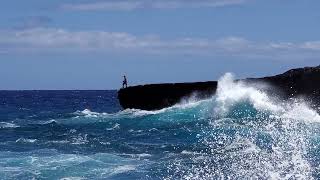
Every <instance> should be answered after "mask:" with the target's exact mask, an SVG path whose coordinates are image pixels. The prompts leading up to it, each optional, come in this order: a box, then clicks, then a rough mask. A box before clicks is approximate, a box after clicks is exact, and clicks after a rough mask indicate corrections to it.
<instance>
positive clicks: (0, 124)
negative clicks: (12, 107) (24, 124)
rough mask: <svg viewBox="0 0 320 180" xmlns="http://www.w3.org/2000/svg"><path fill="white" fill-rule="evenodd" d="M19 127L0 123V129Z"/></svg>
mask: <svg viewBox="0 0 320 180" xmlns="http://www.w3.org/2000/svg"><path fill="white" fill-rule="evenodd" d="M17 127H20V126H18V125H16V124H14V123H9V122H0V129H1V128H17Z"/></svg>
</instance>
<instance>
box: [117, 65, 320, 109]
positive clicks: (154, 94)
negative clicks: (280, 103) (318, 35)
mask: <svg viewBox="0 0 320 180" xmlns="http://www.w3.org/2000/svg"><path fill="white" fill-rule="evenodd" d="M243 81H244V82H246V83H253V84H268V85H269V86H260V87H259V88H261V87H263V88H262V89H263V90H265V91H267V92H268V93H270V94H273V95H275V96H278V97H281V98H284V99H287V98H291V97H300V96H302V97H304V98H305V99H307V100H308V101H309V102H311V103H312V104H313V105H315V106H319V105H320V66H317V67H305V68H298V69H292V70H289V71H287V72H285V73H283V74H279V75H276V76H271V77H263V78H248V79H245V80H243ZM216 89H217V82H216V81H209V82H196V83H175V84H150V85H143V86H133V87H128V88H125V89H120V90H119V91H118V98H119V101H120V104H121V106H122V107H123V108H125V109H126V108H135V109H144V110H156V109H161V108H165V107H169V106H172V105H174V104H176V103H178V102H180V101H181V100H182V99H183V98H186V97H190V96H195V97H196V98H198V99H204V98H208V97H210V96H212V95H213V94H214V93H215V92H216Z"/></svg>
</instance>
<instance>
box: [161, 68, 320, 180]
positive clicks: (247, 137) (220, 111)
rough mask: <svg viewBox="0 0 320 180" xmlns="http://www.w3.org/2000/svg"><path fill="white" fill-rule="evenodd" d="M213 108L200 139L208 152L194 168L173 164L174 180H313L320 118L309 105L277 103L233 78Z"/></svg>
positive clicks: (225, 80) (222, 85)
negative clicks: (315, 133) (314, 146)
mask: <svg viewBox="0 0 320 180" xmlns="http://www.w3.org/2000/svg"><path fill="white" fill-rule="evenodd" d="M211 103H213V104H214V105H213V110H212V119H211V120H210V126H209V127H206V128H205V129H203V131H202V134H201V137H200V140H199V143H202V144H205V145H206V147H207V148H206V149H205V150H201V151H200V152H197V153H195V152H194V153H193V154H192V153H191V155H190V156H189V161H190V162H191V163H192V166H191V168H190V166H188V165H186V164H187V162H185V161H184V160H183V159H181V160H175V162H172V163H171V164H170V166H169V167H170V168H169V169H170V170H171V171H172V175H171V176H169V177H167V178H168V179H175V178H177V177H180V178H183V179H212V178H214V179H215V178H218V179H219V178H222V179H223V178H227V179H229V178H231V179H243V178H244V179H246V178H253V179H313V177H314V175H315V173H316V171H315V169H317V168H318V167H313V166H314V164H311V163H310V162H311V161H312V156H311V157H310V154H309V153H310V151H311V150H310V149H311V148H312V147H311V142H310V141H311V138H312V135H313V134H312V132H313V131H314V130H313V127H314V126H319V123H320V116H319V114H318V113H317V112H316V111H314V110H313V109H311V108H309V107H308V105H307V104H306V103H305V102H303V101H297V100H296V101H293V102H277V101H276V100H273V99H272V98H270V97H269V96H268V95H267V94H266V93H264V92H262V91H260V90H258V89H256V88H254V87H250V86H248V85H246V84H245V83H243V82H235V81H234V78H233V75H232V74H229V73H228V74H226V75H225V76H223V77H222V78H221V79H220V80H219V83H218V89H217V93H216V95H215V96H214V97H213V98H212V101H211ZM190 162H189V163H190Z"/></svg>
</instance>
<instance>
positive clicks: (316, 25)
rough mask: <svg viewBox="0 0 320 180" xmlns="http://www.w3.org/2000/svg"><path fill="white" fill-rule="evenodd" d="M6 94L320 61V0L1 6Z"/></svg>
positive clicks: (72, 1)
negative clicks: (26, 90)
mask: <svg viewBox="0 0 320 180" xmlns="http://www.w3.org/2000/svg"><path fill="white" fill-rule="evenodd" d="M1 3H2V5H1V7H0V13H1V16H0V82H1V85H0V89H117V88H119V87H120V86H121V82H122V79H121V78H122V75H123V74H126V75H127V76H128V81H129V85H137V84H145V83H161V82H191V81H207V80H216V79H218V78H219V77H220V76H221V75H223V74H224V73H225V72H233V73H235V74H236V76H237V77H239V78H244V77H259V76H266V75H273V74H277V73H281V72H283V71H286V70H288V69H290V68H294V67H302V66H314V65H319V64H320V58H319V57H320V33H319V32H320V11H319V7H320V1H318V0H305V1H301V0H268V1H263V0H55V1H52V0H28V1H21V0H10V1H9V0H4V1H2V2H1Z"/></svg>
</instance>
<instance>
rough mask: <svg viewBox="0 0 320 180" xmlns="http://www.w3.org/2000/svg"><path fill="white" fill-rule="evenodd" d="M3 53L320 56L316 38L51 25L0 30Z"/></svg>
mask: <svg viewBox="0 0 320 180" xmlns="http://www.w3.org/2000/svg"><path fill="white" fill-rule="evenodd" d="M0 50H1V52H5V53H22V52H23V53H29V52H32V53H46V52H55V53H66V52H72V53H83V52H101V53H120V54H123V53H127V54H130V53H137V54H157V55H162V54H166V55H168V54H194V55H206V56H226V57H229V56H230V57H231V56H232V57H234V56H239V57H247V58H260V57H264V58H279V59H281V58H283V57H286V58H288V57H299V58H304V57H307V58H309V57H320V41H308V42H301V43H291V42H254V41H250V40H247V39H245V38H240V37H226V38H221V39H216V40H212V39H203V38H177V39H162V38H160V37H157V36H150V35H149V36H148V35H147V36H135V35H132V34H129V33H124V32H106V31H67V30H64V29H53V28H34V29H26V30H13V31H0Z"/></svg>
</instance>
